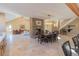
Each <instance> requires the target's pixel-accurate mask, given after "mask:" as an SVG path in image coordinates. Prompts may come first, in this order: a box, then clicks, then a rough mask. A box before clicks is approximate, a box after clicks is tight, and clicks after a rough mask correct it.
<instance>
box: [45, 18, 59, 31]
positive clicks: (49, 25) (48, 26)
mask: <svg viewBox="0 0 79 59" xmlns="http://www.w3.org/2000/svg"><path fill="white" fill-rule="evenodd" d="M57 26H58V24H57V22H56V21H53V20H50V19H46V20H45V21H44V28H45V29H44V30H49V31H50V32H52V31H53V30H58V28H57Z"/></svg>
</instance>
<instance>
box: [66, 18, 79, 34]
mask: <svg viewBox="0 0 79 59" xmlns="http://www.w3.org/2000/svg"><path fill="white" fill-rule="evenodd" d="M68 25H74V27H72V29H73V30H72V32H71V33H72V34H77V33H79V18H77V19H75V20H74V21H73V22H71V23H70V24H68ZM66 27H67V26H66ZM66 27H65V28H66Z"/></svg>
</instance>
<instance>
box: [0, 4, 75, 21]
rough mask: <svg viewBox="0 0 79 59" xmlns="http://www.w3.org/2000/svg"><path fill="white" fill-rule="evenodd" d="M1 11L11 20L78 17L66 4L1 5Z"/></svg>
mask: <svg viewBox="0 0 79 59" xmlns="http://www.w3.org/2000/svg"><path fill="white" fill-rule="evenodd" d="M0 11H6V13H7V14H6V15H7V17H8V18H9V19H10V20H11V19H13V18H14V17H15V16H18V15H22V16H27V17H35V18H42V19H48V18H52V19H54V20H55V19H58V20H64V19H69V18H72V17H76V15H75V14H74V13H73V12H72V11H71V10H70V9H69V8H68V7H67V6H66V4H64V3H61V4H60V3H57V4H56V3H9V4H3V3H2V4H1V3H0ZM48 15H50V16H48Z"/></svg>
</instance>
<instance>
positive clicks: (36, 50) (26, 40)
mask: <svg viewBox="0 0 79 59" xmlns="http://www.w3.org/2000/svg"><path fill="white" fill-rule="evenodd" d="M60 37H61V39H60V40H58V41H57V42H54V43H52V44H50V43H48V44H46V43H43V44H39V43H38V41H37V39H33V38H30V37H26V36H23V35H13V37H12V39H13V40H12V41H11V43H10V42H9V43H10V44H9V45H8V46H9V49H7V50H8V52H6V53H8V54H7V55H10V56H63V55H64V54H63V51H62V48H61V46H62V43H63V42H65V41H67V40H69V41H70V42H72V40H71V38H72V35H70V36H69V35H60ZM71 44H73V43H71Z"/></svg>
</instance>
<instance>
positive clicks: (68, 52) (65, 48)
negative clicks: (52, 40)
mask: <svg viewBox="0 0 79 59" xmlns="http://www.w3.org/2000/svg"><path fill="white" fill-rule="evenodd" d="M62 49H63V52H64V54H65V56H71V55H72V52H71V46H70V43H69V41H66V42H65V43H64V44H63V45H62Z"/></svg>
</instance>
